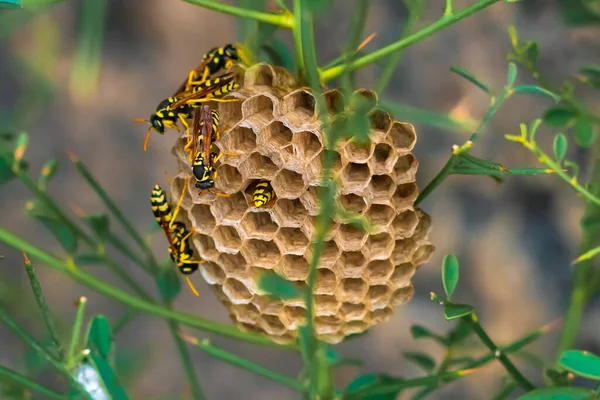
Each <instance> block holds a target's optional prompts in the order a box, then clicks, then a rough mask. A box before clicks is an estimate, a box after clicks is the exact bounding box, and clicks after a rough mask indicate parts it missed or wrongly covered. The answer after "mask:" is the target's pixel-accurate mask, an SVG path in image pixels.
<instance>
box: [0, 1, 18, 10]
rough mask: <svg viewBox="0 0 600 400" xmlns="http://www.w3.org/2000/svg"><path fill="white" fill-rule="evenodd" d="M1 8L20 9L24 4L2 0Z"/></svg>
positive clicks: (0, 2)
mask: <svg viewBox="0 0 600 400" xmlns="http://www.w3.org/2000/svg"><path fill="white" fill-rule="evenodd" d="M0 8H9V9H20V8H23V4H22V3H21V0H0Z"/></svg>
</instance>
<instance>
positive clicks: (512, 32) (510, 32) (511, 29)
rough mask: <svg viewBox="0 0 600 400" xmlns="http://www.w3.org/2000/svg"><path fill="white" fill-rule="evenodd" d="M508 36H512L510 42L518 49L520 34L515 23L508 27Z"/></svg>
mask: <svg viewBox="0 0 600 400" xmlns="http://www.w3.org/2000/svg"><path fill="white" fill-rule="evenodd" d="M508 36H510V42H511V44H512V46H513V48H515V49H516V47H517V45H518V44H519V34H518V32H517V28H515V26H514V25H510V26H509V27H508Z"/></svg>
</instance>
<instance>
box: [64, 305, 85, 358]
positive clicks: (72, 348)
mask: <svg viewBox="0 0 600 400" xmlns="http://www.w3.org/2000/svg"><path fill="white" fill-rule="evenodd" d="M86 305H87V298H85V297H83V296H82V297H80V298H79V304H77V314H75V322H74V323H73V331H72V332H71V342H70V344H69V352H68V353H67V366H68V369H71V368H73V367H74V366H75V364H76V363H77V359H78V357H75V353H76V352H77V346H78V345H79V338H80V337H81V327H82V326H83V317H84V316H85V306H86Z"/></svg>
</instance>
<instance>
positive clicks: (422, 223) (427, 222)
mask: <svg viewBox="0 0 600 400" xmlns="http://www.w3.org/2000/svg"><path fill="white" fill-rule="evenodd" d="M416 214H417V217H418V219H419V223H418V224H417V227H416V228H415V234H414V235H413V239H414V240H422V239H425V238H426V236H427V233H429V230H430V229H431V217H430V216H429V215H427V214H425V213H424V212H423V211H421V210H420V209H418V208H417V209H416Z"/></svg>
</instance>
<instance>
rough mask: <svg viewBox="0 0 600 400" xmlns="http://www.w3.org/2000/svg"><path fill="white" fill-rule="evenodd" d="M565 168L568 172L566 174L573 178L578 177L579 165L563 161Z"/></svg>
mask: <svg viewBox="0 0 600 400" xmlns="http://www.w3.org/2000/svg"><path fill="white" fill-rule="evenodd" d="M565 167H567V169H568V170H569V171H568V173H569V175H571V176H572V177H574V178H577V176H579V165H577V163H574V162H573V161H569V160H565Z"/></svg>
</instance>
